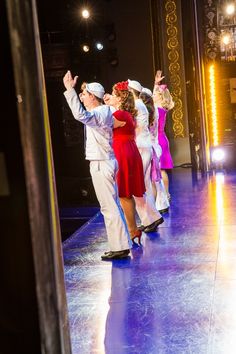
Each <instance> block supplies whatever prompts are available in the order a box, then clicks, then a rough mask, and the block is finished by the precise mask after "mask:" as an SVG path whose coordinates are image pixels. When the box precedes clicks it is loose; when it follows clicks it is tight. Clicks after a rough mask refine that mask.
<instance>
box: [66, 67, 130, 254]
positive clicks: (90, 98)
mask: <svg viewBox="0 0 236 354" xmlns="http://www.w3.org/2000/svg"><path fill="white" fill-rule="evenodd" d="M77 79H78V76H75V77H74V78H73V77H72V75H71V72H70V71H68V72H67V73H66V74H65V76H64V78H63V83H64V86H65V88H66V91H65V92H64V96H65V98H66V100H67V103H68V105H69V107H70V109H71V111H72V114H73V116H74V118H75V119H76V120H78V121H80V122H81V123H83V124H85V126H86V159H87V160H89V161H90V174H91V177H92V182H93V186H94V189H95V193H96V196H97V199H98V201H99V204H100V207H101V213H102V214H103V216H104V221H105V226H106V231H107V237H108V244H109V248H110V250H109V251H107V252H105V253H104V254H103V255H102V256H101V258H102V260H112V259H121V258H125V257H127V256H128V255H129V253H130V248H131V240H130V236H129V233H128V230H127V227H126V224H125V220H124V216H123V212H122V209H121V207H120V203H119V197H118V190H117V185H116V182H115V178H116V173H117V170H118V164H117V161H116V159H115V156H114V152H113V149H112V136H113V133H112V130H113V116H112V112H111V110H110V107H109V106H106V105H103V100H102V98H103V96H104V93H105V91H104V88H103V86H102V85H101V84H100V83H97V82H92V83H84V84H83V86H82V93H80V95H79V97H78V95H77V93H76V91H75V89H74V87H75V85H76V82H77ZM81 102H83V105H84V107H85V108H86V109H84V108H83V105H82V104H81Z"/></svg>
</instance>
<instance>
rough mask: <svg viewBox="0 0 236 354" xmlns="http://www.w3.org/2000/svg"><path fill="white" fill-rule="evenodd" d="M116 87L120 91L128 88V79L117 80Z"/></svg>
mask: <svg viewBox="0 0 236 354" xmlns="http://www.w3.org/2000/svg"><path fill="white" fill-rule="evenodd" d="M115 89H116V90H119V91H126V90H128V81H121V82H117V84H115Z"/></svg>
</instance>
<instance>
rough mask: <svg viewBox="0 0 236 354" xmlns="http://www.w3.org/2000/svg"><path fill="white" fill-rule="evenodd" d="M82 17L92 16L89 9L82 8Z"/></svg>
mask: <svg viewBox="0 0 236 354" xmlns="http://www.w3.org/2000/svg"><path fill="white" fill-rule="evenodd" d="M82 17H83V18H85V19H87V18H89V17H90V13H89V10H87V9H83V10H82Z"/></svg>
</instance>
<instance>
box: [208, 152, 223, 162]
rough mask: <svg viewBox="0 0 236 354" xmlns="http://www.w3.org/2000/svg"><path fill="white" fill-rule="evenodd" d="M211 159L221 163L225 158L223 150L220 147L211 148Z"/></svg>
mask: <svg viewBox="0 0 236 354" xmlns="http://www.w3.org/2000/svg"><path fill="white" fill-rule="evenodd" d="M211 159H212V161H213V162H216V163H217V162H218V163H221V162H223V161H224V160H225V152H224V150H223V149H221V148H217V149H213V150H212V153H211Z"/></svg>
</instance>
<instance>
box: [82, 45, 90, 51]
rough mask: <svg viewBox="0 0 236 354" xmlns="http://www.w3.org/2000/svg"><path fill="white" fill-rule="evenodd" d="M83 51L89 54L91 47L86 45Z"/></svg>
mask: <svg viewBox="0 0 236 354" xmlns="http://www.w3.org/2000/svg"><path fill="white" fill-rule="evenodd" d="M82 49H83V51H84V52H86V53H87V52H89V46H88V45H87V44H84V45H83V47H82Z"/></svg>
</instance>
